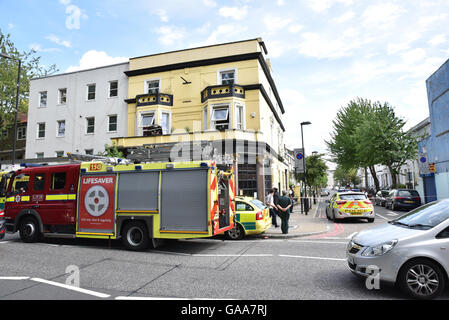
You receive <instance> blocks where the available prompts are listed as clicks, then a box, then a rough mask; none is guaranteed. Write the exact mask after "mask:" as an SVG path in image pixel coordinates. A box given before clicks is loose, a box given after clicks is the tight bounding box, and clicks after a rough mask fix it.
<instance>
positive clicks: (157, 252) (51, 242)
mask: <svg viewBox="0 0 449 320" xmlns="http://www.w3.org/2000/svg"><path fill="white" fill-rule="evenodd" d="M375 210H376V214H377V219H376V221H375V222H374V223H367V222H365V221H363V222H354V221H351V222H339V223H337V224H334V223H332V222H331V223H332V225H333V227H334V228H330V229H329V231H328V232H326V233H323V234H321V235H315V236H309V237H302V238H290V239H272V238H267V239H265V238H263V237H258V238H255V237H252V238H246V239H245V240H241V241H224V239H223V238H221V237H216V238H213V239H195V240H178V241H166V242H165V243H164V244H163V245H162V246H161V247H160V248H157V249H151V250H147V251H146V252H130V251H125V249H124V248H123V247H122V245H121V243H120V242H118V241H112V242H111V243H108V241H103V240H101V241H100V240H92V239H86V240H80V239H76V240H67V239H45V240H43V241H42V242H40V243H35V244H26V243H22V242H21V241H20V239H19V237H18V234H13V235H11V234H8V235H7V236H6V238H5V240H4V241H2V242H0V261H1V263H2V267H1V272H0V299H4V300H17V299H64V300H65V299H117V300H120V299H122V300H123V299H165V298H168V299H193V300H195V299H239V300H240V299H243V300H266V299H268V300H270V299H275V300H302V299H306V300H336V299H345V300H347V299H350V300H354V299H370V300H371V299H403V298H404V296H403V294H402V293H401V292H399V291H398V290H397V289H395V288H393V287H388V286H381V288H380V289H379V290H375V289H374V290H368V289H367V288H366V287H365V281H364V280H363V279H359V278H357V277H355V276H354V275H352V273H351V272H350V271H349V269H348V267H347V264H346V260H345V250H346V245H347V242H348V238H349V237H350V236H351V235H352V234H353V233H354V232H357V231H360V230H362V229H364V228H367V227H370V226H372V225H376V224H380V223H384V222H386V221H387V220H390V219H392V218H394V217H395V216H397V215H400V214H403V213H405V212H392V211H391V210H386V209H385V208H382V207H376V208H375ZM295 214H296V213H295ZM323 217H325V214H324V202H322V203H320V207H319V210H318V211H317V217H316V218H315V219H320V223H329V222H328V221H327V219H325V218H323ZM73 270H76V271H75V272H74V271H73ZM77 274H79V287H78V286H77V285H73V284H74V282H73V281H72V280H73V279H74V276H76V275H77ZM447 298H448V295H447V292H446V294H445V295H443V296H442V297H441V299H447Z"/></svg>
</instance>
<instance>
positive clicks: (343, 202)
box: [337, 200, 346, 205]
mask: <svg viewBox="0 0 449 320" xmlns="http://www.w3.org/2000/svg"><path fill="white" fill-rule="evenodd" d="M345 203H346V200H338V201H337V204H338V205H340V204H345Z"/></svg>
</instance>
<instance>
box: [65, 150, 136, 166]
mask: <svg viewBox="0 0 449 320" xmlns="http://www.w3.org/2000/svg"><path fill="white" fill-rule="evenodd" d="M67 157H68V158H69V159H70V160H71V161H101V162H104V163H106V164H129V163H130V161H129V160H127V159H122V158H114V157H104V156H94V155H89V154H78V153H71V152H67Z"/></svg>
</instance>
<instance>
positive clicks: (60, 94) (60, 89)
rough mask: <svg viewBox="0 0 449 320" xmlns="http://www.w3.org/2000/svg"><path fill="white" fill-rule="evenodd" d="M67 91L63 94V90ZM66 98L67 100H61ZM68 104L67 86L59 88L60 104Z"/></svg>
mask: <svg viewBox="0 0 449 320" xmlns="http://www.w3.org/2000/svg"><path fill="white" fill-rule="evenodd" d="M63 90H64V91H65V95H64V96H63V94H62V91H63ZM63 97H64V98H65V101H64V102H63V101H61V99H62V98H63ZM66 104H67V88H59V89H58V105H60V106H64V105H66Z"/></svg>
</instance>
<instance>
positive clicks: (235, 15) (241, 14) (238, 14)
mask: <svg viewBox="0 0 449 320" xmlns="http://www.w3.org/2000/svg"><path fill="white" fill-rule="evenodd" d="M218 13H219V14H220V15H221V16H223V17H225V18H232V19H235V20H242V19H243V18H245V17H246V15H247V14H248V6H243V7H241V8H238V7H221V8H220V9H219V10H218Z"/></svg>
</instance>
